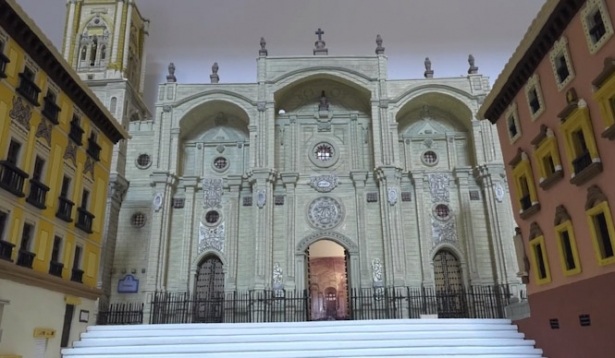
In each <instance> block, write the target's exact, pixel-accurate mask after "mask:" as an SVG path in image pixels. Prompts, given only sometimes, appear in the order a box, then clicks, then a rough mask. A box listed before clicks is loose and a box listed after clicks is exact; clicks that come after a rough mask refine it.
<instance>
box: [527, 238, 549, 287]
mask: <svg viewBox="0 0 615 358" xmlns="http://www.w3.org/2000/svg"><path fill="white" fill-rule="evenodd" d="M530 249H531V260H532V266H531V269H532V270H533V271H534V277H535V278H536V284H537V285H543V284H546V283H549V282H551V271H550V269H549V261H548V258H547V250H546V245H545V239H544V237H543V236H539V237H536V238H534V239H532V240H530Z"/></svg>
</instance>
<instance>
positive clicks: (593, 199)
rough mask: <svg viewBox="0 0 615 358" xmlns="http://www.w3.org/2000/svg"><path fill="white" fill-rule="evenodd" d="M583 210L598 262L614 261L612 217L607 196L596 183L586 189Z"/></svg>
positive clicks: (614, 231) (602, 264)
mask: <svg viewBox="0 0 615 358" xmlns="http://www.w3.org/2000/svg"><path fill="white" fill-rule="evenodd" d="M585 210H586V212H585V213H586V215H587V220H588V222H589V226H590V233H591V236H592V239H593V242H594V249H595V251H596V257H597V259H598V264H599V265H601V266H604V265H608V264H612V263H614V262H615V229H614V228H613V217H612V215H611V209H610V208H609V203H608V202H607V198H606V196H605V195H604V193H603V192H602V190H600V188H599V187H598V186H597V185H592V186H590V187H589V188H588V190H587V201H586V203H585Z"/></svg>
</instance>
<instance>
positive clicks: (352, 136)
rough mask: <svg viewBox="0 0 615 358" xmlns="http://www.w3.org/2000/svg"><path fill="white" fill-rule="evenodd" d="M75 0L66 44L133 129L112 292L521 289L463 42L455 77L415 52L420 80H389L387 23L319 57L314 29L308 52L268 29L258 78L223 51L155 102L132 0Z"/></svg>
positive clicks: (137, 297)
mask: <svg viewBox="0 0 615 358" xmlns="http://www.w3.org/2000/svg"><path fill="white" fill-rule="evenodd" d="M68 6H69V15H68V25H67V30H66V31H67V32H66V40H65V44H64V48H63V52H64V55H65V57H66V58H67V59H68V61H69V62H70V63H71V64H72V65H73V66H74V68H75V69H76V70H77V72H78V73H79V75H80V76H81V78H82V79H84V80H86V82H87V83H88V84H89V85H90V86H91V88H92V90H93V91H94V92H95V93H96V94H97V95H98V96H99V97H100V99H101V100H102V101H103V103H105V104H106V105H107V106H108V108H109V109H110V111H111V113H113V114H115V116H116V118H117V120H118V121H119V122H121V123H122V124H123V125H124V126H126V127H127V128H128V129H129V131H130V134H131V136H132V138H131V139H130V140H129V141H128V142H127V143H122V144H121V145H118V146H116V148H115V152H114V156H113V173H112V181H113V183H112V186H111V187H110V190H109V197H108V202H107V216H108V222H107V224H106V230H105V243H104V245H105V247H106V250H105V252H104V254H103V260H102V262H101V267H102V270H101V277H100V283H101V287H102V288H103V289H104V291H105V299H106V300H110V301H112V302H143V301H144V300H145V299H146V297H147V294H148V293H151V292H155V291H167V292H191V293H192V292H201V293H216V292H233V291H247V290H282V289H284V290H308V291H309V292H311V294H313V295H314V296H313V297H325V298H328V297H333V296H335V295H339V296H344V295H347V290H348V289H351V288H368V287H390V286H407V287H436V288H438V287H440V288H463V287H470V286H473V285H489V284H511V285H512V286H513V287H515V288H516V289H519V288H520V287H521V286H522V284H521V281H520V280H519V279H518V277H517V273H518V271H519V268H518V263H517V259H516V256H515V248H514V245H513V241H512V236H513V235H514V221H513V215H512V211H511V210H512V209H511V203H510V199H509V195H508V185H507V183H506V180H505V174H504V173H505V171H504V170H505V168H504V163H503V161H502V155H501V153H500V144H499V142H498V136H497V133H496V131H495V127H492V126H491V124H490V123H488V122H487V121H478V120H477V118H476V112H477V109H478V107H479V106H480V104H481V103H482V100H483V99H484V97H485V95H486V94H487V92H488V91H489V84H488V78H487V77H484V76H482V75H481V74H479V73H478V68H477V67H476V66H475V64H474V58H473V57H472V56H470V58H469V63H470V66H469V69H468V70H467V75H465V76H460V77H452V78H435V77H434V71H433V70H432V68H431V62H430V61H429V59H426V60H425V68H426V70H425V74H424V78H419V79H409V80H390V79H388V78H387V57H386V56H385V48H384V47H383V40H382V38H381V37H380V36H377V37H376V48H375V54H373V55H366V56H331V55H328V49H327V46H326V44H325V41H324V40H323V35H324V32H323V31H322V30H320V29H318V31H317V32H316V35H317V39H318V40H317V41H316V43H315V47H314V49H313V50H312V51H313V52H312V53H311V54H310V55H308V56H292V57H275V56H270V55H269V49H268V48H267V44H266V42H265V40H264V39H261V42H260V49H259V50H258V58H257V60H256V70H257V82H256V83H246V84H233V83H223V81H222V80H221V77H223V66H220V67H221V68H220V69H219V67H218V64H217V63H216V64H214V65H213V66H212V73H211V75H210V83H202V84H191V83H182V82H181V80H178V79H177V78H176V76H175V65H173V64H170V65H169V73H168V76H167V80H166V83H162V84H160V85H159V86H158V95H157V102H156V105H155V108H154V109H153V110H151V114H150V111H149V110H148V109H147V107H146V105H145V104H144V101H143V99H142V96H141V93H142V91H143V78H144V69H145V51H144V46H145V40H146V38H147V29H148V24H149V22H148V21H147V20H144V19H143V18H142V16H141V15H140V13H139V11H138V9H137V8H136V5H135V4H134V2H133V1H132V0H127V1H123V0H118V1H115V2H108V1H95V0H93V1H87V0H86V1H70V2H69V5H68ZM257 49H258V48H257ZM257 49H255V50H257ZM307 50H309V48H308V49H307ZM271 52H273V51H271ZM177 63H178V67H181V65H180V63H179V60H178V62H177ZM219 72H220V73H219ZM344 291H345V292H344Z"/></svg>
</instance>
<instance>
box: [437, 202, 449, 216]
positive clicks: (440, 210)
mask: <svg viewBox="0 0 615 358" xmlns="http://www.w3.org/2000/svg"><path fill="white" fill-rule="evenodd" d="M435 213H436V217H437V218H438V219H448V217H449V216H450V214H451V213H450V209H449V208H448V205H444V204H439V205H437V206H436V209H435Z"/></svg>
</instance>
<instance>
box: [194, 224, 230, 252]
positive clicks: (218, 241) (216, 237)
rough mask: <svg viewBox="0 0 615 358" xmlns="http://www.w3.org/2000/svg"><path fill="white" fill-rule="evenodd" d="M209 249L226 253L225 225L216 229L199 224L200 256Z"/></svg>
mask: <svg viewBox="0 0 615 358" xmlns="http://www.w3.org/2000/svg"><path fill="white" fill-rule="evenodd" d="M207 249H214V250H218V251H220V252H222V253H224V223H221V224H220V225H218V226H216V227H207V226H205V225H203V223H199V247H198V254H201V253H202V252H203V251H205V250H207Z"/></svg>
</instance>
